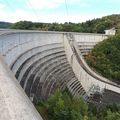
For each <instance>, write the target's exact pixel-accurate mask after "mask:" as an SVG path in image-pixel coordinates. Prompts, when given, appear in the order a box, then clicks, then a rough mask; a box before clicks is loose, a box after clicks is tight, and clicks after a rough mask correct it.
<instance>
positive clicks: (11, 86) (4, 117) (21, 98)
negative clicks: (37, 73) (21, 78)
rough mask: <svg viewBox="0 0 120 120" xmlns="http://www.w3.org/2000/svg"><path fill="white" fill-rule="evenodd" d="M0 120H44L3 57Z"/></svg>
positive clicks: (0, 67) (1, 60)
mask: <svg viewBox="0 0 120 120" xmlns="http://www.w3.org/2000/svg"><path fill="white" fill-rule="evenodd" d="M0 120H42V118H41V117H40V115H39V113H38V112H37V111H36V109H35V108H34V106H33V105H32V103H31V101H30V100H29V99H28V97H27V96H26V94H25V93H24V91H23V89H22V88H21V87H20V85H19V83H18V82H17V80H16V79H15V77H14V76H13V74H12V72H11V71H10V69H9V68H8V66H7V65H6V64H5V62H4V60H3V58H2V57H1V56H0Z"/></svg>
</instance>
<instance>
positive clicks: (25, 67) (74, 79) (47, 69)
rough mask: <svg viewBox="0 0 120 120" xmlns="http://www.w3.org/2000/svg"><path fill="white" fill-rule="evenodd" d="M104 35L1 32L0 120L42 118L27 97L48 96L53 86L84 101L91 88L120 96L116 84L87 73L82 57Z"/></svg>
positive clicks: (89, 71) (88, 70)
mask: <svg viewBox="0 0 120 120" xmlns="http://www.w3.org/2000/svg"><path fill="white" fill-rule="evenodd" d="M72 34H73V35H72ZM106 38H107V36H106V35H103V34H89V33H64V32H39V31H23V30H0V54H1V55H2V56H3V57H4V60H2V59H1V61H0V68H1V69H0V74H1V75H0V77H1V78H0V106H1V108H0V111H4V112H3V115H0V117H1V119H0V120H8V118H9V120H22V119H23V120H28V119H29V120H41V117H40V116H39V114H38V113H37V111H36V110H35V108H34V106H33V105H32V103H31V101H33V102H38V101H39V100H41V99H44V100H46V99H47V98H48V97H49V96H50V95H52V94H54V92H55V90H56V89H57V88H60V89H65V88H66V87H67V88H68V89H69V90H70V92H71V93H72V95H73V96H82V97H83V98H84V99H85V100H88V99H89V98H90V94H91V92H90V91H91V88H92V87H93V86H99V88H100V92H103V89H107V90H109V91H112V92H114V93H116V94H117V95H118V96H119V95H120V86H119V85H117V84H115V83H113V82H110V81H109V80H107V79H105V78H103V77H101V76H99V75H97V74H96V73H95V72H93V71H91V69H90V68H89V67H88V65H87V64H86V62H85V61H84V59H83V55H86V54H88V53H89V52H90V51H91V49H92V48H93V47H94V46H95V45H96V44H97V43H98V42H100V41H102V40H104V39H106ZM79 50H80V51H79ZM5 64H6V65H5ZM8 66H9V68H10V69H11V70H12V71H10V70H9V68H8ZM14 76H15V77H16V78H17V80H16V79H15V78H14ZM19 84H20V85H21V87H22V88H23V89H22V88H21V87H20V85H19ZM24 91H25V92H26V94H27V96H28V97H29V98H30V100H31V101H30V100H29V99H28V98H27V96H26V94H25V93H24ZM116 94H115V96H116ZM110 95H112V94H110ZM118 98H119V97H118ZM118 98H117V99H118ZM105 100H107V99H105ZM22 117H23V118H22ZM3 118H4V119H3Z"/></svg>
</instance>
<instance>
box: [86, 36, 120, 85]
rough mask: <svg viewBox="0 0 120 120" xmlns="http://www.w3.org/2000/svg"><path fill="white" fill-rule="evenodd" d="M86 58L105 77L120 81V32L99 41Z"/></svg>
mask: <svg viewBox="0 0 120 120" xmlns="http://www.w3.org/2000/svg"><path fill="white" fill-rule="evenodd" d="M86 60H87V63H88V64H89V65H90V66H91V67H92V68H93V69H95V70H96V71H98V72H99V73H100V74H102V75H103V76H104V77H107V78H109V79H110V80H113V81H115V82H118V83H120V34H118V35H116V36H114V37H110V38H108V39H106V40H104V41H102V42H100V43H98V44H97V45H96V46H95V47H94V49H93V50H92V52H91V53H90V54H89V55H88V56H87V57H86Z"/></svg>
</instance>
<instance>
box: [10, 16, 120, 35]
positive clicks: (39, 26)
mask: <svg viewBox="0 0 120 120" xmlns="http://www.w3.org/2000/svg"><path fill="white" fill-rule="evenodd" d="M112 27H115V28H117V29H120V15H119V14H118V15H110V16H105V17H102V18H98V19H93V20H88V21H86V22H83V23H71V22H69V23H67V22H66V23H64V24H62V23H60V24H59V23H33V22H30V21H20V22H17V23H14V24H13V25H12V27H11V28H14V29H30V30H44V31H67V32H88V33H104V30H105V29H109V28H112Z"/></svg>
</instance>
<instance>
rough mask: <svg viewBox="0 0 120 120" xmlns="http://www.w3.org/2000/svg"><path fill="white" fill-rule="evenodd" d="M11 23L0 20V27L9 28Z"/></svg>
mask: <svg viewBox="0 0 120 120" xmlns="http://www.w3.org/2000/svg"><path fill="white" fill-rule="evenodd" d="M11 25H12V24H11V23H8V22H0V28H10V27H11Z"/></svg>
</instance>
